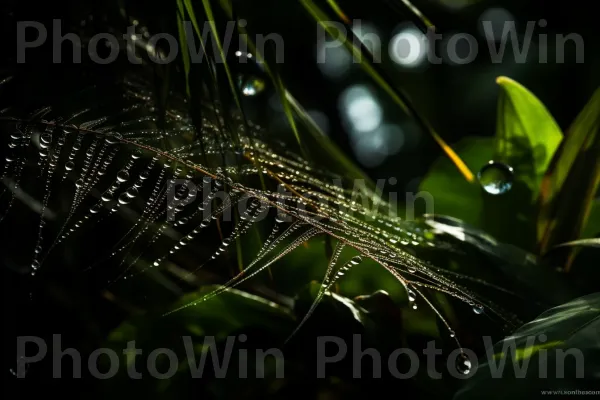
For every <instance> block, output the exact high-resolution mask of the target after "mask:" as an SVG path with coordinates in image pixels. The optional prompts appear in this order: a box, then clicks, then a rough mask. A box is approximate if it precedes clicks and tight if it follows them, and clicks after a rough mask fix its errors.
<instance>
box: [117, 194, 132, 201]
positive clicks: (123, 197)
mask: <svg viewBox="0 0 600 400" xmlns="http://www.w3.org/2000/svg"><path fill="white" fill-rule="evenodd" d="M129 203H131V197H129V196H128V195H127V193H121V194H120V195H119V204H129Z"/></svg>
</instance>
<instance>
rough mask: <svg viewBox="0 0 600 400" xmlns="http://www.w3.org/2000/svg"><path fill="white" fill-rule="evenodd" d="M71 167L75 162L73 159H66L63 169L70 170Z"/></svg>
mask: <svg viewBox="0 0 600 400" xmlns="http://www.w3.org/2000/svg"><path fill="white" fill-rule="evenodd" d="M73 168H75V163H74V162H73V161H68V162H67V163H66V164H65V169H66V170H67V171H71V170H72V169H73Z"/></svg>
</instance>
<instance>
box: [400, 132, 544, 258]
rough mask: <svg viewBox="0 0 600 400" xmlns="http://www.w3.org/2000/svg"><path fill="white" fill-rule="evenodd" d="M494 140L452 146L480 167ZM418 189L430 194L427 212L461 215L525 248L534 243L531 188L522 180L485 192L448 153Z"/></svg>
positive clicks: (466, 141)
mask: <svg viewBox="0 0 600 400" xmlns="http://www.w3.org/2000/svg"><path fill="white" fill-rule="evenodd" d="M494 143H495V142H494V139H492V138H480V137H469V138H465V139H463V140H461V141H460V142H458V143H457V144H456V145H455V146H454V147H455V149H456V151H457V152H458V153H459V154H460V157H461V158H462V159H463V160H464V161H465V163H466V164H467V165H468V166H469V167H470V168H471V169H473V170H479V169H481V167H483V166H484V165H485V164H486V163H487V162H488V161H489V160H490V159H491V158H492V154H493V152H494ZM419 190H420V192H421V194H427V195H428V196H431V198H432V207H433V211H431V210H426V211H425V212H427V213H435V214H440V215H448V216H451V217H454V218H457V219H460V220H462V221H463V222H465V223H467V224H469V225H472V226H473V227H476V228H479V229H483V230H485V231H487V232H488V234H490V235H491V236H494V237H496V238H497V239H498V240H501V241H503V242H507V243H511V244H514V245H518V246H521V247H523V248H525V249H529V248H532V247H533V245H534V242H535V240H534V239H535V231H534V225H533V222H532V221H531V217H530V216H531V213H532V203H531V192H530V191H529V187H528V186H527V185H525V184H524V183H523V182H521V181H516V182H515V183H514V184H513V188H512V189H511V190H510V191H508V192H507V193H505V194H503V195H501V196H493V195H490V194H488V193H486V192H485V191H484V190H483V189H482V188H481V185H480V184H479V183H478V182H474V183H469V182H466V181H465V180H464V179H462V177H461V176H460V174H458V172H457V171H456V170H455V169H454V168H452V165H451V161H450V160H448V158H447V157H440V158H439V159H438V160H437V161H436V162H435V163H434V164H433V166H432V167H431V168H430V170H429V172H428V174H427V176H426V177H425V179H424V180H423V181H422V182H421V185H420V188H419ZM417 203H418V202H415V206H417ZM409 206H410V205H409ZM417 211H419V210H417Z"/></svg>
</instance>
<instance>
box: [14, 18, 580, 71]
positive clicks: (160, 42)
mask: <svg viewBox="0 0 600 400" xmlns="http://www.w3.org/2000/svg"><path fill="white" fill-rule="evenodd" d="M213 23H214V21H206V22H204V23H203V24H202V26H198V25H195V24H193V23H192V22H191V21H182V33H183V34H182V36H183V37H184V38H185V40H184V43H182V41H181V40H180V38H179V37H178V35H173V34H170V33H156V34H154V35H150V34H141V33H139V32H138V31H137V29H138V28H137V26H136V25H132V26H130V27H128V28H127V30H126V33H124V34H122V35H115V34H113V33H108V32H98V33H96V34H94V35H93V36H91V37H90V38H86V39H85V40H84V39H83V38H82V37H80V35H78V34H77V33H74V32H63V26H62V25H63V24H62V21H61V20H59V19H55V20H53V22H52V26H51V27H47V26H46V25H44V24H42V23H41V22H38V21H20V22H18V23H17V35H16V36H17V46H16V47H17V63H25V62H26V60H27V52H28V51H30V50H31V49H35V48H37V47H40V46H43V45H47V44H50V45H51V46H52V62H53V63H62V62H73V63H81V62H82V57H83V53H84V51H86V52H87V56H88V57H89V59H90V60H91V61H92V62H94V63H97V64H109V63H112V62H115V61H116V60H117V58H118V57H119V54H121V53H122V52H124V53H126V54H127V59H128V60H129V62H131V63H134V64H141V63H142V60H143V58H142V56H144V57H145V59H149V60H150V61H151V62H154V63H157V64H168V63H171V62H174V61H176V60H177V58H178V56H179V55H180V54H181V53H182V52H183V51H184V50H185V52H186V54H188V56H189V61H190V62H191V63H202V62H204V60H205V59H206V56H207V54H206V51H207V50H206V49H210V51H211V54H210V55H209V56H210V58H211V60H212V62H216V63H223V62H225V61H226V58H227V57H229V56H231V55H235V56H237V57H239V59H240V62H242V63H244V62H248V59H252V58H254V60H256V61H257V62H260V60H261V57H262V56H263V55H264V54H266V53H267V50H268V53H269V54H270V58H271V59H273V60H274V61H275V63H278V64H281V63H284V62H285V46H284V39H283V37H282V36H281V35H280V34H278V33H275V32H272V33H269V34H266V35H263V34H257V35H255V36H249V35H248V34H247V33H244V32H245V31H244V28H245V27H246V26H247V21H246V20H243V19H241V20H238V21H228V22H227V23H226V24H225V26H224V27H222V29H220V30H219V32H221V34H220V36H219V37H218V38H217V37H216V36H215V35H214V34H213V33H214V30H213ZM480 23H481V26H482V30H483V38H480V39H478V38H477V37H476V36H474V35H472V34H470V33H461V32H458V33H440V32H437V31H435V30H434V29H433V28H428V29H427V30H426V31H425V32H422V31H419V30H417V29H416V28H410V29H404V30H402V31H400V32H398V33H396V34H394V35H389V36H388V37H387V38H386V37H382V35H380V34H378V33H375V32H361V30H360V27H361V25H362V21H361V20H359V19H356V20H353V21H352V22H351V24H349V26H351V27H352V28H351V29H352V32H354V34H351V33H350V32H349V29H348V28H347V27H346V25H344V24H342V23H339V22H335V21H322V22H321V23H318V24H316V43H315V44H316V48H317V49H318V50H317V55H316V62H317V64H324V63H327V62H328V59H329V57H331V55H330V53H329V51H328V50H331V49H336V48H341V47H345V46H347V45H348V44H350V45H351V46H352V47H353V48H354V49H360V48H361V47H366V48H367V49H368V50H369V53H370V56H369V57H370V61H371V62H374V63H381V62H382V54H383V52H384V51H385V50H387V52H388V55H389V58H390V59H391V60H392V61H394V62H395V63H397V64H398V65H403V66H410V65H413V64H416V63H421V62H422V61H425V60H426V61H427V62H428V63H429V64H442V63H443V62H444V60H447V61H449V62H451V63H452V64H455V65H465V64H470V63H472V62H474V61H475V60H476V59H477V58H478V57H479V54H480V52H481V51H482V47H485V50H483V51H487V52H488V53H489V58H490V61H491V62H492V63H494V64H497V63H502V62H504V61H506V60H507V58H508V57H509V56H510V55H509V51H507V50H508V49H509V48H510V49H511V50H512V57H513V61H514V62H516V63H525V62H527V60H528V59H529V55H530V54H531V53H536V55H537V62H539V63H548V62H555V63H557V64H562V63H565V62H572V61H574V62H575V63H583V62H584V59H585V57H584V40H583V37H582V36H581V35H579V34H577V33H569V34H560V33H558V34H555V35H549V34H548V33H545V31H544V28H546V27H547V25H548V22H547V21H546V20H544V19H541V20H537V21H528V22H527V23H526V24H525V29H524V31H520V30H519V29H518V27H517V24H516V23H515V21H510V20H507V21H503V22H502V27H498V26H497V22H496V24H494V22H493V21H486V20H483V21H480ZM357 32H358V34H357ZM217 39H218V41H217ZM249 42H252V43H253V44H254V47H255V51H256V52H257V53H258V55H260V56H261V57H256V56H253V55H252V53H250V52H248V43H249ZM482 42H483V43H484V46H482V45H481V43H482ZM384 43H387V44H384ZM534 43H535V44H536V46H534V45H533V44H534ZM551 43H554V46H553V48H551V47H550V44H551ZM209 44H210V46H209ZM67 45H68V46H67ZM182 46H183V47H184V48H182ZM386 47H387V49H386ZM65 48H67V49H68V50H69V53H70V54H68V53H67V52H65ZM573 49H574V57H567V54H571V53H572V50H573ZM350 54H351V57H352V61H353V62H354V63H359V62H362V61H363V59H362V57H363V54H364V53H363V52H361V51H355V50H354V51H351V52H350ZM550 54H552V55H553V57H554V60H551V59H550Z"/></svg>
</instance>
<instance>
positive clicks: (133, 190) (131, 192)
mask: <svg viewBox="0 0 600 400" xmlns="http://www.w3.org/2000/svg"><path fill="white" fill-rule="evenodd" d="M125 194H126V195H127V197H130V198H132V199H133V198H134V197H135V196H137V195H138V190H137V189H136V188H135V187H132V188H129V189H127V191H126V192H125Z"/></svg>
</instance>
